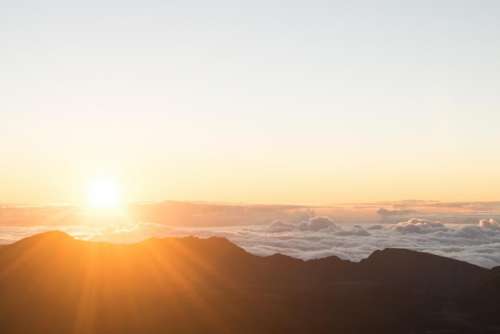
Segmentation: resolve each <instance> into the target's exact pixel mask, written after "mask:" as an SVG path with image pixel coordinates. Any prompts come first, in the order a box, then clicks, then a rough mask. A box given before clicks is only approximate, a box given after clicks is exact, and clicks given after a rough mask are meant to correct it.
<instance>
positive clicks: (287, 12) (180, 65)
mask: <svg viewBox="0 0 500 334" xmlns="http://www.w3.org/2000/svg"><path fill="white" fill-rule="evenodd" d="M499 22H500V2H498V1H472V0H471V1H246V2H241V1H240V2H237V1H210V2H207V1H148V0H146V1H110V0H107V1H106V0H105V1H102V0H101V1H85V2H83V1H81V2H72V1H54V0H47V1H20V0H18V1H5V0H0V41H1V43H2V44H1V52H0V134H1V141H0V154H2V160H3V161H2V164H1V165H2V166H1V167H0V168H1V170H0V172H1V175H0V183H2V182H6V183H8V184H11V185H10V186H7V187H4V188H3V189H2V190H0V201H20V200H22V199H24V198H25V199H26V201H34V202H36V201H41V199H40V198H41V196H42V195H36V196H35V195H33V196H31V195H30V196H26V195H23V194H24V193H25V192H26V191H30V192H33V191H34V192H36V193H38V194H43V196H48V195H46V194H45V191H46V189H57V191H54V194H53V195H50V196H52V197H50V196H49V197H50V200H51V201H64V200H65V198H68V197H71V196H74V195H72V194H70V192H69V191H68V190H64V189H66V188H67V185H68V183H71V182H75V181H74V179H75V178H76V176H75V175H77V174H80V173H85V172H82V170H81V169H82V168H83V169H89V170H91V169H99V168H111V167H109V166H110V165H112V166H114V167H112V169H113V170H118V173H119V174H120V175H125V176H124V178H125V179H134V180H136V179H137V177H136V175H138V174H146V175H147V176H142V178H144V181H142V182H136V181H134V182H136V183H135V184H133V185H130V188H134V187H135V188H137V189H142V188H144V187H146V185H149V184H156V182H157V180H158V179H159V178H160V177H161V178H162V179H164V180H163V181H162V182H164V186H163V187H159V188H160V189H156V190H155V191H150V192H147V191H143V190H137V191H132V192H133V193H134V194H135V195H131V197H132V198H134V199H135V198H145V199H159V198H164V197H170V198H177V197H179V198H186V199H207V200H234V201H240V200H241V201H259V198H262V201H270V198H268V197H270V196H271V195H273V194H274V195H273V196H275V198H276V201H277V202H287V201H291V202H299V201H300V202H308V201H313V202H329V201H339V200H344V199H345V200H356V199H359V200H363V199H373V198H378V197H391V198H400V197H405V198H406V197H422V196H425V193H426V192H425V189H429V196H427V198H436V199H440V198H443V199H447V198H448V199H452V198H453V199H455V198H457V199H458V198H467V199H469V198H471V199H476V198H477V199H491V198H494V197H496V196H497V197H500V193H499V192H494V191H493V190H491V189H490V186H491V187H497V186H500V176H499V173H498V172H496V169H497V167H496V166H498V163H500V158H499V157H498V156H499V155H498V154H497V151H498V148H497V147H498V144H499V143H500V131H498V129H497V128H498V126H499V124H500V94H498V89H499V87H500V43H499V42H498V40H499V37H500V23H499ZM87 165H89V166H90V167H87ZM34 166H37V167H38V168H34ZM82 166H85V167H82ZM117 166H118V167H117ZM153 166H154V167H153ZM13 170H16V171H17V174H16V176H14V177H13V176H12V171H13ZM54 170H56V171H59V172H58V175H61V176H60V180H59V181H57V180H54V179H53V178H51V177H48V176H47V175H49V174H50V171H54ZM214 170H217V171H218V173H220V175H219V174H217V175H218V176H217V177H216V180H213V181H209V180H206V178H208V177H209V176H210V175H214ZM68 171H70V172H68ZM143 171H147V172H143ZM89 173H91V172H89ZM183 173H184V174H185V175H184V174H183ZM233 173H236V174H238V175H240V176H241V175H249V174H252V173H253V174H255V175H258V177H256V179H255V180H254V179H253V178H249V177H248V176H246V178H245V177H243V176H242V177H243V180H242V179H239V178H235V177H230V175H231V174H233ZM6 175H10V176H8V177H7V176H6ZM172 175H176V177H175V178H174V177H172ZM193 175H200V176H199V178H196V177H195V178H194V179H193ZM147 177H150V179H149V180H148V179H147ZM7 178H8V179H7ZM169 178H170V179H169ZM281 178H282V179H281ZM442 178H444V179H445V181H444V183H443V184H445V186H444V185H443V189H441V188H439V187H437V188H436V181H439V180H441V179H442ZM471 178H478V181H477V183H473V182H472V181H470V179H471ZM276 179H277V180H278V181H276V184H275V185H273V181H272V180H276ZM409 179H415V180H418V182H416V181H415V182H410V181H408V180H409ZM466 179H467V180H468V181H467V182H465V181H464V180H466ZM21 180H22V181H23V182H25V183H26V181H28V182H29V184H30V187H31V188H29V189H28V186H25V187H24V188H23V186H20V184H21V185H22V184H23V182H21ZM42 180H43V181H42ZM155 180H156V181H155ZM179 180H181V181H179ZM256 180H264V182H265V187H262V188H258V187H257V186H256V185H255V184H258V182H256ZM270 180H271V181H270ZM373 180H376V181H373ZM390 180H396V181H394V182H395V183H397V184H401V185H394V187H395V190H394V192H393V193H391V192H388V191H387V189H384V190H383V191H382V190H380V187H382V186H383V185H384V184H387V183H388V182H390ZM195 182H196V186H194V183H195ZM287 182H288V183H289V187H290V188H289V189H288V190H287V191H285V190H283V184H287ZM464 182H465V183H464ZM132 183H133V182H132ZM179 183H182V184H190V183H193V184H190V186H189V187H188V186H186V187H185V188H183V187H181V186H179V185H178V184H179ZM358 183H359V184H358ZM220 184H227V185H231V186H227V187H226V188H224V187H221V186H220ZM453 185H454V186H455V188H453ZM214 187H217V188H218V191H219V193H217V194H216V193H214V192H213V189H214ZM249 187H250V188H252V190H250V191H249V190H248V188H249ZM426 187H427V188H426ZM450 187H452V188H451V190H450ZM421 188H422V189H421ZM435 188H436V189H435ZM486 188H488V189H486ZM33 189H35V190H33ZM452 190H453V191H454V194H455V195H456V196H452V194H451V193H450V191H452ZM379 192H380V195H377V194H378V193H379ZM250 193H251V195H249V194H250ZM289 193H292V194H293V195H288V194H289ZM219 194H223V195H219ZM37 196H38V197H37Z"/></svg>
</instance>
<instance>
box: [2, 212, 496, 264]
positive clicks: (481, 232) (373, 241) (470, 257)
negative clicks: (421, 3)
mask: <svg viewBox="0 0 500 334" xmlns="http://www.w3.org/2000/svg"><path fill="white" fill-rule="evenodd" d="M54 229H58V230H62V231H64V232H67V233H68V234H70V235H72V236H74V237H76V238H80V239H85V240H98V241H111V242H137V241H140V240H144V239H147V238H150V237H169V236H170V237H180V236H188V235H194V236H199V237H210V236H221V237H225V238H227V239H229V240H231V241H232V242H234V243H235V244H237V245H239V246H240V247H242V248H244V249H245V250H247V251H248V252H251V253H253V254H257V255H271V254H275V253H281V254H286V255H289V256H292V257H296V258H300V259H304V260H307V259H314V258H321V257H326V256H331V255H335V256H338V257H340V258H342V259H348V260H352V261H359V260H361V259H363V258H366V257H367V256H369V255H370V254H371V253H372V252H373V251H375V250H377V249H384V248H388V247H398V248H407V249H412V250H417V251H425V252H429V253H433V254H437V255H443V256H447V257H451V258H455V259H459V260H463V261H467V262H469V263H474V264H477V265H480V266H483V267H488V268H491V267H494V266H499V265H500V222H498V221H497V220H495V219H481V220H479V221H478V222H477V223H475V224H448V223H446V224H445V223H441V222H439V221H432V220H426V219H419V218H411V219H407V220H404V221H401V222H399V223H390V224H338V223H335V222H334V221H333V220H332V219H331V218H329V217H323V216H316V217H310V218H307V219H304V220H303V221H300V222H288V221H280V220H277V221H273V222H270V223H269V224H267V225H247V226H226V227H207V228H187V227H170V226H166V225H161V224H151V223H132V222H126V223H119V224H110V225H99V224H94V225H67V226H57V227H54V226H32V227H29V226H10V227H9V226H1V227H0V242H1V243H11V242H14V241H16V240H19V239H22V238H24V237H26V236H29V235H33V234H36V233H40V232H44V231H48V230H54Z"/></svg>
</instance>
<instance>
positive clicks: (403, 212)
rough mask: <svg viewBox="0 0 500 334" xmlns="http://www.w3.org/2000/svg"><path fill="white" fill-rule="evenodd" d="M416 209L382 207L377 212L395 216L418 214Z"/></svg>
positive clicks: (385, 215) (383, 215) (384, 215)
mask: <svg viewBox="0 0 500 334" xmlns="http://www.w3.org/2000/svg"><path fill="white" fill-rule="evenodd" d="M416 213H417V211H416V210H388V209H385V208H380V209H378V210H377V214H379V215H380V216H382V217H393V216H408V215H414V214H416Z"/></svg>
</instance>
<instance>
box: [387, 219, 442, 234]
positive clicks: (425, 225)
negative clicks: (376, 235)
mask: <svg viewBox="0 0 500 334" xmlns="http://www.w3.org/2000/svg"><path fill="white" fill-rule="evenodd" d="M394 230H396V231H398V232H400V233H419V234H426V233H433V232H437V231H446V230H447V227H446V226H445V225H444V224H442V223H440V222H433V221H429V220H425V219H418V218H412V219H410V220H408V221H406V222H401V223H398V224H396V225H395V226H394Z"/></svg>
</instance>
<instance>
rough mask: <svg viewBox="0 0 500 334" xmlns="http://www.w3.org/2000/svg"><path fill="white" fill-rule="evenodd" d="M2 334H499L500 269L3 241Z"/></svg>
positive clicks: (220, 244) (401, 252)
mask: <svg viewBox="0 0 500 334" xmlns="http://www.w3.org/2000/svg"><path fill="white" fill-rule="evenodd" d="M0 296H1V299H0V332H1V333H167V332H171V333H336V332H337V333H500V312H499V310H500V275H499V273H498V268H494V269H492V270H488V269H485V268H481V267H478V266H475V265H472V264H469V263H466V262H462V261H457V260H453V259H449V258H445V257H440V256H436V255H432V254H426V253H420V252H415V251H410V250H405V249H385V250H381V251H376V252H374V253H373V254H372V255H370V256H369V257H368V258H366V259H364V260H362V261H360V262H359V263H356V262H350V261H346V260H342V259H340V258H338V257H335V256H332V257H328V258H323V259H317V260H310V261H302V260H299V259H294V258H291V257H288V256H285V255H279V254H277V255H272V256H268V257H259V256H255V255H252V254H249V253H247V252H246V251H244V250H243V249H241V248H239V247H238V246H236V245H234V244H232V243H231V242H229V241H228V240H226V239H224V238H217V237H213V238H208V239H198V238H194V237H186V238H165V239H156V238H152V239H148V240H145V241H143V242H140V243H136V244H128V245H123V244H120V245H118V244H109V243H102V242H87V241H82V240H76V239H73V238H72V237H70V236H68V235H66V234H64V233H62V232H48V233H43V234H39V235H35V236H32V237H29V238H26V239H23V240H20V241H18V242H16V243H14V244H11V245H7V246H4V247H2V248H0Z"/></svg>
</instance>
